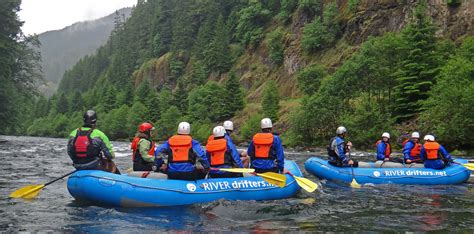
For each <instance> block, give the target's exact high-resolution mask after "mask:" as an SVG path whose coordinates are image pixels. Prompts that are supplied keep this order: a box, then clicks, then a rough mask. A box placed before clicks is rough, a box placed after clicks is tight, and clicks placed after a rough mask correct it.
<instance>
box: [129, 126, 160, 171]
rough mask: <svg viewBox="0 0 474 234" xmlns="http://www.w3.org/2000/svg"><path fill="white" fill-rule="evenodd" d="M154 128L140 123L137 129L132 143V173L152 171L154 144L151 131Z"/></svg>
mask: <svg viewBox="0 0 474 234" xmlns="http://www.w3.org/2000/svg"><path fill="white" fill-rule="evenodd" d="M154 129H155V128H154V127H153V125H152V124H150V123H142V124H140V126H139V127H138V133H137V134H136V136H135V138H134V139H133V141H132V144H131V146H130V148H131V149H132V151H133V152H132V162H133V170H134V171H152V170H153V165H154V161H155V157H154V155H155V143H154V142H153V140H152V139H151V138H152V131H153V130H154Z"/></svg>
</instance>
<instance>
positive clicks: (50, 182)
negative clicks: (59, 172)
mask: <svg viewBox="0 0 474 234" xmlns="http://www.w3.org/2000/svg"><path fill="white" fill-rule="evenodd" d="M76 171H77V170H75V171H72V172H69V173H67V174H65V175H63V176H61V177H59V178H56V179H54V180H52V181H49V182H48V183H46V184H44V186H47V185H50V184H52V183H54V182H56V181H58V180H60V179H63V178H64V177H66V176H68V175H71V174H72V173H74V172H76Z"/></svg>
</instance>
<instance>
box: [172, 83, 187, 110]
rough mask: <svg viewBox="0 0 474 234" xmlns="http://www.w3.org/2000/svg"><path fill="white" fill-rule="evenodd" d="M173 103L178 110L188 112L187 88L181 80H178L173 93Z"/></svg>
mask: <svg viewBox="0 0 474 234" xmlns="http://www.w3.org/2000/svg"><path fill="white" fill-rule="evenodd" d="M173 99H174V101H173V103H174V105H175V106H176V107H178V110H179V112H181V113H183V114H185V113H187V112H188V90H187V89H186V85H185V84H184V82H183V81H182V80H178V84H177V85H176V90H175V91H174V94H173Z"/></svg>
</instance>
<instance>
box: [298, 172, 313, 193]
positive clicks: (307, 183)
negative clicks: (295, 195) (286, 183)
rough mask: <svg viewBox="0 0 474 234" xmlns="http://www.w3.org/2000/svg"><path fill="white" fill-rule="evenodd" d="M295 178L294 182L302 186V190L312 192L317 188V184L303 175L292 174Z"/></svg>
mask: <svg viewBox="0 0 474 234" xmlns="http://www.w3.org/2000/svg"><path fill="white" fill-rule="evenodd" d="M293 178H295V180H296V183H298V185H299V186H300V187H301V188H303V189H304V190H306V191H308V192H310V193H312V192H314V190H316V189H317V188H318V184H316V183H314V182H313V181H311V180H309V179H306V178H303V177H298V176H293Z"/></svg>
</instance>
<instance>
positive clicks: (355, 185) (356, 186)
mask: <svg viewBox="0 0 474 234" xmlns="http://www.w3.org/2000/svg"><path fill="white" fill-rule="evenodd" d="M351 187H352V188H360V184H358V183H357V181H356V180H355V179H352V182H351Z"/></svg>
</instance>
